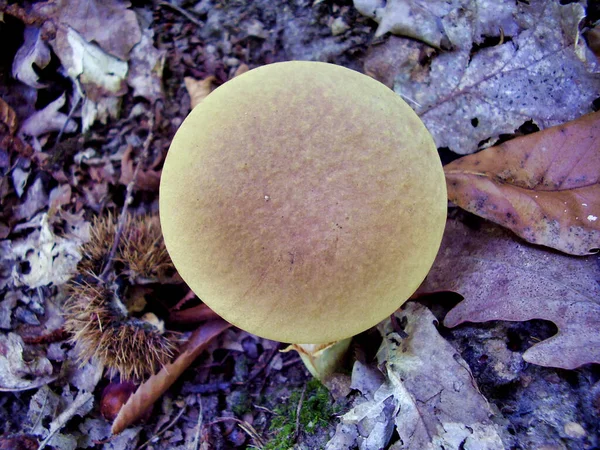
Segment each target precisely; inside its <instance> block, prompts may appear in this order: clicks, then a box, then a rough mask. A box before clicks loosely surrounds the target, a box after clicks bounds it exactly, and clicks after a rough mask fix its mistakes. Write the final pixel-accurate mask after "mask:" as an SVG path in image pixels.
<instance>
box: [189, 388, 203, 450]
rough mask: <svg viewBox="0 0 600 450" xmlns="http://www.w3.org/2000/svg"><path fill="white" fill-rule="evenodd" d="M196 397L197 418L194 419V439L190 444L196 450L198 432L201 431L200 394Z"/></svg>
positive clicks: (198, 439)
mask: <svg viewBox="0 0 600 450" xmlns="http://www.w3.org/2000/svg"><path fill="white" fill-rule="evenodd" d="M196 398H197V399H198V420H197V421H196V429H195V430H194V440H193V441H192V442H191V444H190V449H191V450H198V445H199V444H200V432H201V431H202V421H203V414H202V396H201V395H198V396H197V397H196Z"/></svg>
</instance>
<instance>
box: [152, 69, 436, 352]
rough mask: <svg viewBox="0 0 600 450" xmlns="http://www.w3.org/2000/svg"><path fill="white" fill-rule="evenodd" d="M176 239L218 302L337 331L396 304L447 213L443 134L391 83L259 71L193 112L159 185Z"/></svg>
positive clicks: (165, 218) (270, 320)
mask: <svg viewBox="0 0 600 450" xmlns="http://www.w3.org/2000/svg"><path fill="white" fill-rule="evenodd" d="M160 219H161V225H162V229H163V234H164V237H165V243H166V246H167V250H168V251H169V254H170V255H171V258H172V260H173V263H174V264H175V267H176V268H177V270H178V271H179V273H180V275H181V276H182V277H183V279H184V280H185V281H186V282H187V283H188V285H189V286H190V287H191V288H192V290H193V291H194V292H195V293H196V294H197V295H198V296H199V297H200V298H201V299H202V300H203V301H204V302H205V303H206V304H207V305H208V306H209V307H210V308H212V309H213V310H214V311H215V312H216V313H217V314H219V315H221V316H222V317H223V318H225V319H226V320H228V321H229V322H231V323H232V324H234V325H236V326H238V327H240V328H242V329H244V330H247V331H249V332H251V333H255V334H257V335H259V336H262V337H265V338H268V339H273V340H277V341H282V342H292V343H324V342H332V341H335V340H339V339H343V338H346V337H349V336H353V335H355V334H358V333H360V332H362V331H364V330H366V329H368V328H370V327H371V326H373V325H376V324H377V323H378V322H379V321H381V320H382V319H384V318H385V317H386V316H388V315H390V314H391V313H392V312H394V311H395V310H396V309H397V308H398V307H400V305H401V304H402V303H404V302H405V301H406V299H408V297H410V295H411V294H412V293H413V292H414V291H415V290H416V289H417V287H418V286H419V284H420V283H421V282H422V281H423V279H424V278H425V276H426V274H427V272H428V271H429V269H430V267H431V265H432V264H433V260H434V258H435V256H436V253H437V251H438V248H439V245H440V242H441V238H442V232H443V229H444V225H445V221H446V185H445V180H444V173H443V170H442V166H441V163H440V160H439V157H438V154H437V151H436V148H435V145H434V143H433V140H432V138H431V136H430V134H429V133H428V131H427V130H426V128H425V126H424V125H423V123H422V122H421V121H420V119H419V118H418V117H417V115H416V114H415V113H414V112H413V111H412V109H411V108H410V107H409V106H408V105H407V104H406V103H405V102H404V101H403V100H402V99H401V98H400V97H399V96H398V95H396V94H395V93H394V92H393V91H391V90H390V89H388V88H387V87H385V86H384V85H382V84H381V83H379V82H377V81H375V80H373V79H371V78H369V77H368V76H366V75H362V74H360V73H358V72H355V71H352V70H349V69H346V68H343V67H339V66H335V65H332V64H326V63H319V62H300V61H295V62H285V63H277V64H271V65H267V66H263V67H259V68H257V69H254V70H251V71H249V72H247V73H245V74H243V75H240V76H239V77H236V78H234V79H233V80H231V81H229V82H227V83H225V84H224V85H222V86H221V87H219V88H217V89H216V90H215V91H214V92H213V93H211V94H210V95H209V96H208V97H207V98H206V99H205V100H204V101H203V102H202V103H201V104H200V105H199V106H197V107H196V108H195V109H194V110H193V111H192V112H191V113H190V115H189V116H188V117H187V118H186V119H185V121H184V122H183V124H182V125H181V127H180V129H179V130H178V131H177V134H176V135H175V138H174V139H173V142H172V144H171V148H170V149H169V153H168V155H167V159H166V161H165V165H164V169H163V172H162V179H161V185H160Z"/></svg>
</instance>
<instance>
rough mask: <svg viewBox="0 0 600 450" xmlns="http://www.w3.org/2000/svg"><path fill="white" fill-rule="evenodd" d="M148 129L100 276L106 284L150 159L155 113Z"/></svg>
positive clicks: (151, 117)
mask: <svg viewBox="0 0 600 450" xmlns="http://www.w3.org/2000/svg"><path fill="white" fill-rule="evenodd" d="M148 128H149V130H148V136H147V137H146V140H145V141H144V147H143V149H142V154H141V155H140V157H139V158H138V163H137V166H136V167H135V170H134V171H133V177H132V178H131V181H130V182H129V184H128V185H127V190H126V194H125V202H123V209H122V210H121V216H120V217H119V224H118V225H117V232H116V233H115V239H114V241H113V245H112V247H111V249H110V252H109V254H108V257H107V261H106V265H105V266H104V270H103V271H102V273H101V274H100V279H101V280H102V281H103V282H105V283H106V282H107V281H108V274H109V273H110V271H111V269H112V266H113V262H114V258H115V255H116V253H117V248H118V247H119V241H120V240H121V236H122V235H123V229H124V228H125V223H126V222H127V209H128V208H129V205H130V204H131V203H132V202H133V189H134V187H135V183H136V180H137V177H138V173H139V172H140V167H142V164H143V162H144V161H146V159H147V158H148V153H149V149H150V144H151V143H152V140H153V139H154V113H152V115H151V116H150V120H149V123H148Z"/></svg>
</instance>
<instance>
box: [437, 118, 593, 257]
mask: <svg viewBox="0 0 600 450" xmlns="http://www.w3.org/2000/svg"><path fill="white" fill-rule="evenodd" d="M444 171H445V173H446V180H447V184H448V198H449V200H450V201H452V202H454V203H456V204H457V205H458V206H460V207H461V208H464V209H466V210H467V211H470V212H473V213H475V214H477V215H479V216H481V217H485V218H486V219H489V220H492V221H494V222H496V223H498V224H500V225H502V226H504V227H507V228H509V229H511V230H512V231H513V232H515V233H516V234H517V235H519V236H521V237H522V238H523V239H525V240H527V241H529V242H532V243H534V244H540V245H545V246H548V247H552V248H555V249H557V250H560V251H563V252H565V253H569V254H572V255H588V254H590V253H593V251H594V249H598V248H600V219H599V217H600V113H594V114H589V115H587V116H584V117H582V118H580V119H578V120H576V121H573V122H570V123H568V124H566V125H561V126H557V127H553V128H550V129H548V130H545V131H541V132H538V133H534V134H531V135H528V136H525V137H520V138H516V139H513V140H511V141H508V142H506V143H504V144H502V145H499V146H497V147H493V148H490V149H487V150H484V151H482V152H479V153H476V154H474V155H469V156H466V157H463V158H461V159H459V160H456V161H454V162H453V163H451V164H449V165H447V166H446V167H445V168H444Z"/></svg>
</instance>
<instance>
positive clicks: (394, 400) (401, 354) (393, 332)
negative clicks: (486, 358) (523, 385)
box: [326, 302, 504, 450]
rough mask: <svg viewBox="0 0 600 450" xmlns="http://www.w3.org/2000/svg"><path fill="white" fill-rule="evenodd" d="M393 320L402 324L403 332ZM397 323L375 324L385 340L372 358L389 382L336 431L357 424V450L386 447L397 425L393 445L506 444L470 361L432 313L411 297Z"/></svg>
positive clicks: (494, 446)
mask: <svg viewBox="0 0 600 450" xmlns="http://www.w3.org/2000/svg"><path fill="white" fill-rule="evenodd" d="M394 322H398V323H402V324H405V325H404V329H403V330H402V332H401V333H399V332H398V329H397V327H396V326H395V325H394ZM394 322H392V320H390V319H387V320H386V321H384V322H382V323H381V324H380V325H379V326H378V328H379V330H380V331H381V333H382V335H383V342H382V344H381V347H380V348H379V351H378V353H377V360H378V363H379V366H380V367H383V370H384V371H385V374H386V381H385V382H384V383H383V384H381V386H380V387H379V388H378V389H377V390H376V391H375V392H374V393H373V394H371V395H369V396H367V397H366V399H365V398H363V400H364V401H362V403H359V404H357V405H356V406H355V407H354V408H353V409H351V410H350V411H349V412H348V413H346V414H345V415H344V416H342V422H341V426H339V427H338V432H340V433H343V431H342V430H344V425H346V426H347V425H352V424H354V425H356V426H358V427H359V428H358V429H359V431H360V433H358V436H357V442H356V443H355V445H358V447H359V449H361V450H362V449H364V450H369V449H374V448H388V447H387V446H388V445H389V441H390V439H391V437H392V434H393V431H394V427H395V429H396V432H397V433H398V435H399V440H397V441H396V442H394V443H392V445H391V446H390V447H389V448H390V449H398V450H399V449H415V450H417V449H418V450H422V449H439V448H451V449H456V448H485V449H488V450H491V449H504V445H503V444H502V440H501V439H500V436H499V435H498V428H497V427H496V425H495V424H494V423H493V421H492V420H491V419H492V417H493V415H494V413H493V411H492V409H491V407H490V405H489V404H488V402H487V400H486V399H485V397H483V395H482V394H481V393H480V392H479V389H478V388H477V385H476V383H475V380H474V378H473V375H472V374H471V371H470V370H469V367H468V365H467V363H466V362H465V361H464V360H463V359H462V358H461V357H460V355H459V354H458V352H457V351H456V350H455V349H454V347H452V345H450V344H449V343H448V342H447V341H446V340H444V339H443V338H442V337H441V336H440V335H439V333H438V331H437V329H436V327H435V325H434V324H435V322H436V320H435V317H434V316H433V314H432V313H431V312H430V311H429V310H428V309H427V308H425V307H424V306H422V305H419V304H418V303H412V302H411V303H408V304H406V305H405V306H404V307H403V308H402V309H401V310H398V311H397V312H396V313H395V314H394ZM361 372H363V371H361ZM359 373H360V372H359ZM353 375H354V373H353ZM358 383H359V382H358V380H356V379H353V385H357V384H358ZM345 431H346V433H348V429H347V428H346V430H345ZM336 434H337V432H336ZM334 439H335V436H334ZM352 447H353V446H352ZM326 448H331V449H333V448H334V447H332V446H328V447H326ZM347 448H350V446H349V447H347Z"/></svg>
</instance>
